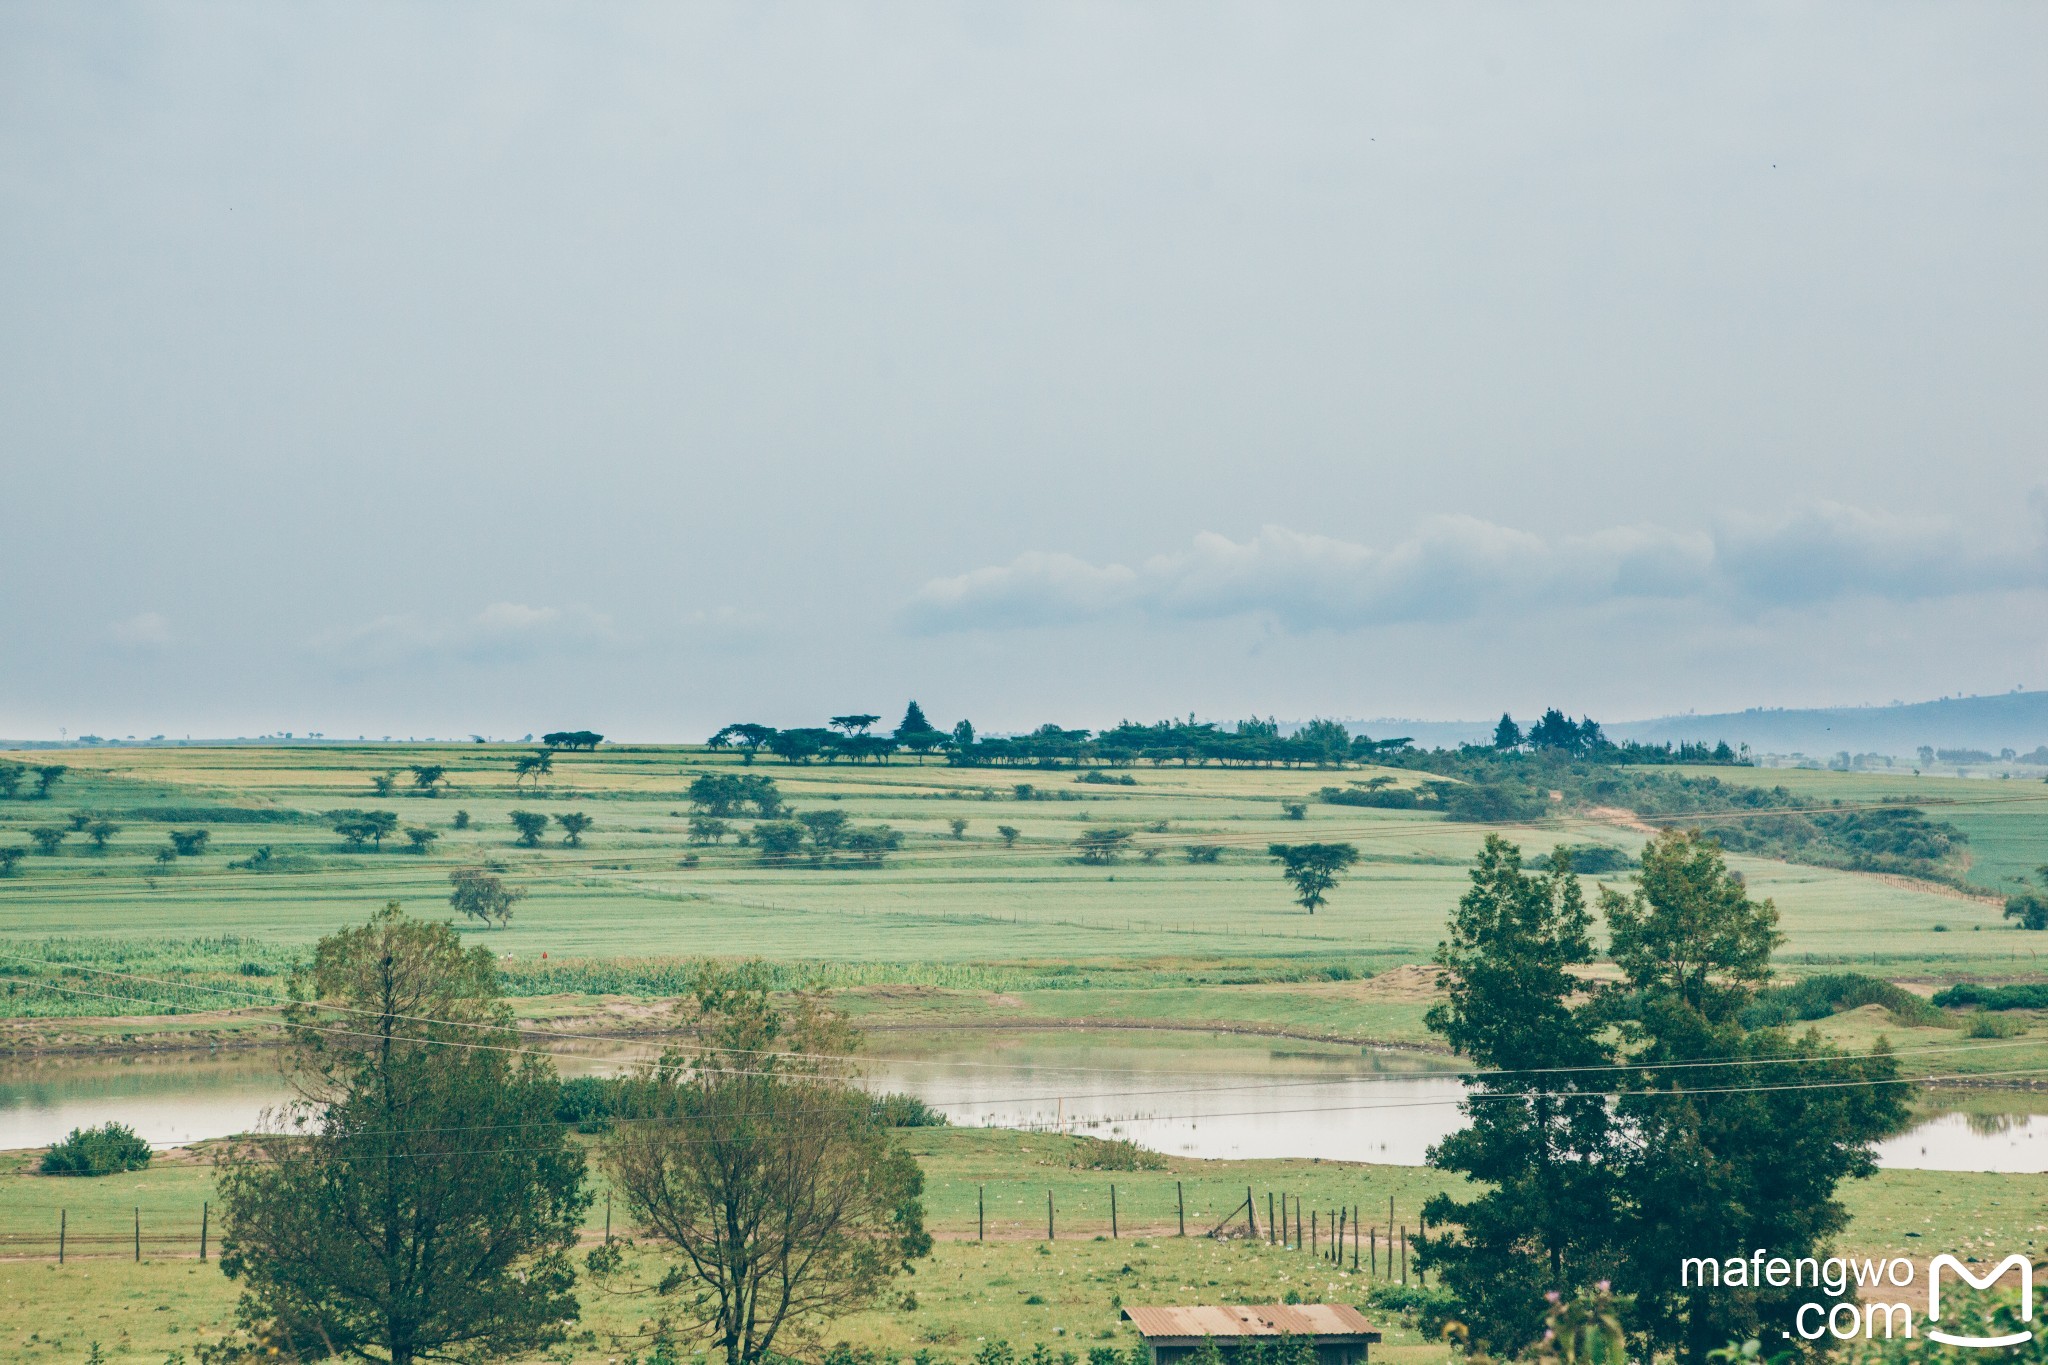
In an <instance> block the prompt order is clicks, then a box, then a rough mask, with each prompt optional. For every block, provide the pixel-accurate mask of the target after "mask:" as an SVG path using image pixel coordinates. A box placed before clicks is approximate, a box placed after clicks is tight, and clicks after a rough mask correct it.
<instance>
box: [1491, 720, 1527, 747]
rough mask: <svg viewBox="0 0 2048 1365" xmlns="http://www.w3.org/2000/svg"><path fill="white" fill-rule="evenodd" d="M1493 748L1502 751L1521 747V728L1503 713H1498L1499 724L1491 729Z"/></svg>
mask: <svg viewBox="0 0 2048 1365" xmlns="http://www.w3.org/2000/svg"><path fill="white" fill-rule="evenodd" d="M1493 747H1494V748H1496V749H1500V750H1503V751H1505V750H1508V749H1519V748H1521V747H1522V727H1521V726H1519V725H1517V724H1515V718H1514V717H1513V716H1511V715H1509V714H1508V713H1507V712H1505V711H1503V712H1501V713H1500V724H1498V725H1496V726H1494V727H1493Z"/></svg>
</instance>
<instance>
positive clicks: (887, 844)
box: [845, 825, 903, 867]
mask: <svg viewBox="0 0 2048 1365" xmlns="http://www.w3.org/2000/svg"><path fill="white" fill-rule="evenodd" d="M845 847H846V851H847V852H848V853H851V854H853V855H855V856H856V857H858V858H859V859H860V860H861V862H862V863H864V864H865V865H867V866H869V867H880V866H881V865H882V860H883V859H884V858H886V857H887V856H888V855H889V854H891V853H894V852H895V851H896V850H897V849H899V848H901V847H903V835H902V833H901V832H900V831H898V830H893V829H891V828H889V827H888V826H887V825H864V826H859V827H856V828H854V829H849V830H847V831H846V838H845Z"/></svg>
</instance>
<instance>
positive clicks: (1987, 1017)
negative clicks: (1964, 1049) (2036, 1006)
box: [1963, 1010, 2027, 1038]
mask: <svg viewBox="0 0 2048 1365" xmlns="http://www.w3.org/2000/svg"><path fill="white" fill-rule="evenodd" d="M2026 1031H2027V1025H2026V1021H2025V1020H2022V1019H2008V1018H2004V1017H2001V1016H1999V1015H1996V1014H1993V1013H1992V1012H1991V1011H1990V1010H1978V1011H1977V1012H1976V1013H1975V1014H1973V1015H1971V1016H1970V1022H1969V1023H1967V1024H1965V1025H1964V1026H1963V1033H1964V1036H1965V1037H1969V1038H2017V1037H2019V1036H2020V1035H2021V1034H2023V1033H2025V1032H2026Z"/></svg>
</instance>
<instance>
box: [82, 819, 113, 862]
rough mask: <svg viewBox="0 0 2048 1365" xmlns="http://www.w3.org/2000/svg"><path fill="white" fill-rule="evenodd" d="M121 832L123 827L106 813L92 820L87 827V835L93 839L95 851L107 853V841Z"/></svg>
mask: <svg viewBox="0 0 2048 1365" xmlns="http://www.w3.org/2000/svg"><path fill="white" fill-rule="evenodd" d="M120 832H121V827H120V826H119V825H117V824H115V823H114V822H113V821H112V820H109V819H107V818H106V817H105V816H104V815H103V816H101V817H99V818H98V819H96V820H93V821H91V822H90V823H88V824H87V825H86V827H85V837H86V838H88V839H90V840H92V849H93V852H95V853H105V852H106V851H107V841H108V840H109V839H111V838H113V837H114V836H115V835H116V834H119V833H120Z"/></svg>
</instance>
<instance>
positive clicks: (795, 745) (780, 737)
mask: <svg viewBox="0 0 2048 1365" xmlns="http://www.w3.org/2000/svg"><path fill="white" fill-rule="evenodd" d="M836 742H837V738H836V737H835V736H834V735H833V733H832V732H831V731H830V730H821V729H816V728H805V729H797V730H778V731H776V732H775V733H774V734H773V735H772V736H770V737H769V739H768V743H767V748H768V752H769V753H771V754H774V755H775V756H776V757H777V758H779V759H781V760H782V761H783V762H785V763H809V762H810V761H811V760H812V759H814V758H816V757H817V756H818V755H819V754H821V753H823V752H825V746H826V745H827V744H828V743H836Z"/></svg>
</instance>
